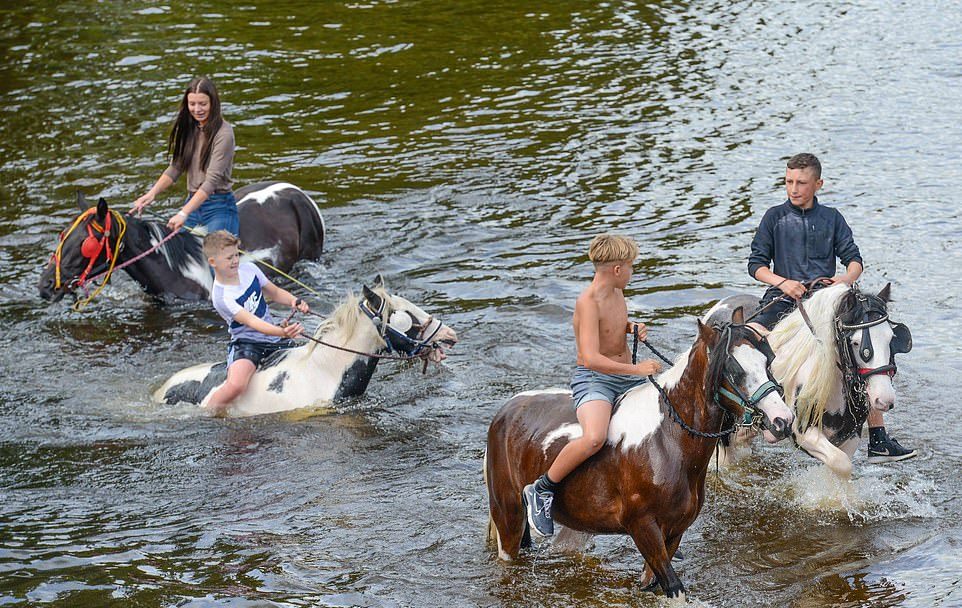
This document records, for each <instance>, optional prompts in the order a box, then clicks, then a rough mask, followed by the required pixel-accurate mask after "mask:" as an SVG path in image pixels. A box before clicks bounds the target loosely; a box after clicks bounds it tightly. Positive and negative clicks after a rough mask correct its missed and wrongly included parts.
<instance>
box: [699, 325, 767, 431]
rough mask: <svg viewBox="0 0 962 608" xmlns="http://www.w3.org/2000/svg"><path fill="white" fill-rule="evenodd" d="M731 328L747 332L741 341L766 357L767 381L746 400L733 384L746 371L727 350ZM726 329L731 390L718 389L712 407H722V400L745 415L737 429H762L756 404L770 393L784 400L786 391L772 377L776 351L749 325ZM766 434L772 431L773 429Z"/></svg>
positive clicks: (761, 418) (762, 416)
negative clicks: (716, 404)
mask: <svg viewBox="0 0 962 608" xmlns="http://www.w3.org/2000/svg"><path fill="white" fill-rule="evenodd" d="M732 327H736V328H744V329H747V330H748V332H745V335H743V336H742V337H743V338H744V339H745V340H746V341H747V342H748V343H749V344H751V345H752V347H753V348H754V349H755V350H757V351H759V352H760V353H762V354H763V355H765V373H766V374H767V375H768V380H766V381H765V382H763V383H762V385H761V386H759V387H758V388H757V389H755V391H754V392H753V393H752V395H751V397H746V396H745V395H744V393H742V391H741V389H740V388H738V383H736V382H735V376H738V375H744V374H745V370H744V369H743V368H742V366H741V364H740V363H739V362H738V359H736V358H735V357H734V356H732V355H731V350H730V348H731V340H732V333H733V332H732ZM727 329H728V331H727V332H726V334H725V335H726V336H727V340H728V344H726V352H728V353H729V354H728V359H727V361H725V368H724V369H725V372H724V373H725V376H724V378H725V380H727V381H728V385H729V386H731V387H732V390H728V389H726V388H725V387H724V385H719V386H718V388H717V389H716V391H715V395H714V398H715V403H718V404H719V406H721V399H722V398H725V399H728V400H730V401H732V402H733V403H734V404H735V405H736V406H738V407H741V408H742V410H743V412H744V415H743V420H742V422H741V423H740V424H738V425H737V426H743V427H754V426H763V425H764V420H765V413H764V412H763V411H762V410H761V408H760V407H758V404H759V403H761V401H762V399H764V398H765V397H767V396H768V395H770V394H771V393H778V395H779V397H782V398H784V396H785V390H784V389H783V388H782V385H781V384H779V383H778V381H777V380H775V377H774V376H773V375H772V370H771V366H772V362H773V361H774V360H775V351H773V350H772V347H771V346H770V345H769V344H768V340H766V339H765V336H763V335H761V334H760V333H759V332H758V330H756V329H755V328H754V327H751V326H750V325H734V326H733V325H731V324H730V325H729V326H728V328H727ZM725 409H726V410H728V411H729V412H730V411H731V410H730V409H729V408H725ZM769 430H770V431H773V429H769Z"/></svg>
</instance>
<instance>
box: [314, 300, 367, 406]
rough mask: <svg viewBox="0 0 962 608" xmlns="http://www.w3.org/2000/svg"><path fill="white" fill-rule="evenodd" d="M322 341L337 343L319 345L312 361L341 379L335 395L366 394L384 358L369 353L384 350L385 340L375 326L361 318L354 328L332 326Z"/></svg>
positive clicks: (338, 396)
mask: <svg viewBox="0 0 962 608" xmlns="http://www.w3.org/2000/svg"><path fill="white" fill-rule="evenodd" d="M319 340H321V341H322V342H325V343H327V344H329V345H333V346H327V345H324V344H317V345H315V348H314V349H313V351H312V352H311V360H312V362H313V364H314V365H315V366H317V367H318V368H319V369H321V370H323V372H324V373H325V374H329V375H330V377H332V378H334V379H335V380H336V381H337V382H338V386H337V389H336V391H335V395H334V398H335V399H343V398H347V397H355V396H358V395H361V394H363V393H364V391H366V390H367V385H368V384H369V383H370V381H371V378H372V377H373V376H374V370H375V369H376V368H377V364H378V361H379V360H380V359H378V358H377V357H368V356H366V355H367V354H377V353H378V351H379V350H380V349H381V345H382V342H381V340H380V337H379V336H378V333H377V330H376V329H375V328H374V325H373V324H371V322H370V321H369V320H368V319H366V318H361V319H358V320H357V321H356V323H355V324H354V326H353V328H351V329H350V330H346V329H345V328H342V327H332V328H330V329H329V330H328V331H326V332H324V333H323V334H322V335H321V336H320V338H319ZM337 347H341V348H337ZM342 348H343V349H345V350H342ZM351 351H355V352H351ZM358 353H364V354H358Z"/></svg>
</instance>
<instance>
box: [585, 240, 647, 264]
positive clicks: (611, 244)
mask: <svg viewBox="0 0 962 608" xmlns="http://www.w3.org/2000/svg"><path fill="white" fill-rule="evenodd" d="M637 257H638V243H636V242H635V240H634V239H632V238H631V237H628V236H622V235H620V234H611V233H607V234H599V235H598V236H596V237H595V238H593V239H591V244H590V245H589V246H588V259H589V260H591V262H592V263H593V264H594V265H595V266H599V265H601V264H608V263H611V262H624V261H628V262H634V261H635V258H637Z"/></svg>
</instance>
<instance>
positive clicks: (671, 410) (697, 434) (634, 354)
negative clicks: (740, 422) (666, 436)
mask: <svg viewBox="0 0 962 608" xmlns="http://www.w3.org/2000/svg"><path fill="white" fill-rule="evenodd" d="M632 329H633V331H632V334H633V335H634V341H633V343H632V346H631V363H632V365H635V364H637V363H638V342H639V340H638V325H635V326H634V327H633V328H632ZM730 339H731V336H730V335H729V340H730ZM641 342H643V343H644V344H645V346H647V347H648V349H649V350H650V351H651V352H653V353H654V354H655V355H657V356H658V358H660V359H661V360H662V361H664V362H665V363H668V364H669V365H670V364H671V360H669V359H668V357H666V356H665V355H663V354H661V353H660V352H658V349H656V348H655V347H654V346H652V345H651V344H649V343H648V340H641ZM726 352H727V351H726ZM648 382H651V384H652V386H654V387H655V388H656V389H657V390H658V394H659V395H661V397H662V399H664V400H665V405H666V406H668V411H669V413H670V414H671V417H672V420H674V421H675V422H677V423H678V426H680V427H681V428H683V429H685V430H686V431H687V432H688V433H689V434H690V435H694V436H695V437H702V438H705V439H718V438H720V437H724V436H726V435H730V434H731V433H732V432H733V431H734V430H735V428H736V427H737V422H736V424H733V425H732V426H731V428H728V429H725V430H722V428H721V427H722V425H723V424H724V420H725V419H724V418H722V422H721V423H720V424H719V425H718V426H719V430H718V432H717V433H706V432H704V431H699V430H697V429H693V428H691V427H690V426H688V424H686V423H685V421H684V420H682V419H681V416H680V415H679V414H678V411H677V410H675V406H673V405H672V404H671V401H669V400H668V393H667V392H666V391H665V389H664V388H663V387H662V386H661V385H660V384H658V383H657V382H655V377H654V376H651V375H650V376H648ZM715 449H716V454H717V449H718V446H717V445H716V446H715ZM716 467H717V459H716Z"/></svg>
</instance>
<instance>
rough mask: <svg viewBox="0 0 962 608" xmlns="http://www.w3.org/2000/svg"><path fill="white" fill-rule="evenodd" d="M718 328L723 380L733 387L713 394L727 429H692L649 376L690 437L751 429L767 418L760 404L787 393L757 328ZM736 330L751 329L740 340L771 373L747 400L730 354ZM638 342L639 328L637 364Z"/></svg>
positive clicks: (740, 370) (740, 371) (719, 388)
mask: <svg viewBox="0 0 962 608" xmlns="http://www.w3.org/2000/svg"><path fill="white" fill-rule="evenodd" d="M715 329H716V330H720V331H721V332H722V337H721V339H720V340H719V344H724V345H725V346H724V349H725V350H724V352H725V362H724V364H723V365H724V367H723V372H722V379H723V380H724V381H726V382H727V383H728V385H729V387H731V389H732V390H728V389H726V388H725V387H724V386H723V385H721V384H719V385H718V386H717V387H716V388H715V390H714V392H713V394H712V402H713V403H714V404H715V405H717V406H718V407H719V408H720V409H722V410H723V411H724V412H725V418H724V419H723V421H722V424H723V425H724V424H725V421H731V422H730V426H729V427H728V428H723V429H721V430H719V431H718V432H705V431H699V430H698V429H694V428H692V427H691V426H689V425H688V424H687V423H686V422H685V421H684V420H682V419H681V416H680V415H679V414H678V411H677V410H676V409H675V407H674V406H673V405H672V403H671V400H670V399H669V398H668V392H667V391H666V390H665V389H664V387H663V386H661V385H660V384H658V382H656V381H655V378H654V376H648V381H649V382H651V384H652V385H653V386H654V387H655V388H656V389H657V390H658V393H659V394H660V395H661V398H662V400H664V402H665V405H666V406H667V407H668V412H669V414H671V417H672V420H674V421H675V423H677V424H678V425H679V426H680V427H681V428H683V429H684V430H685V431H686V432H687V433H688V434H690V435H693V436H695V437H701V438H703V439H719V438H721V437H726V436H728V435H730V434H732V433H733V432H734V431H735V430H736V429H737V428H739V427H751V426H754V425H756V424H759V423H760V422H761V421H762V420H764V418H765V414H764V412H762V410H761V408H759V406H758V404H759V403H760V402H761V401H762V399H764V398H765V397H767V396H768V395H769V394H771V393H772V392H777V393H778V394H779V395H783V394H784V391H783V389H782V386H781V385H780V384H779V383H778V382H777V381H776V380H775V378H774V377H773V376H772V373H771V369H770V366H771V362H772V361H773V360H774V359H775V352H774V351H773V350H772V348H771V346H769V344H768V341H767V340H766V339H765V338H764V336H762V335H761V334H759V333H758V331H756V330H755V328H753V327H751V326H748V325H738V324H735V323H727V324H725V325H723V326H721V327H716V328H715ZM736 330H741V331H739V333H742V331H744V330H748V331H745V332H744V334H743V335H742V336H741V337H743V338H744V339H745V340H746V341H748V342H749V343H750V344H751V345H752V347H753V348H755V349H757V350H759V351H760V352H761V353H762V354H764V355H765V359H766V364H765V371H766V373H767V374H768V380H767V381H766V382H764V383H763V384H762V385H761V386H759V387H758V388H757V389H755V391H754V392H753V393H752V395H751V397H746V396H745V394H744V393H742V391H741V389H740V388H738V383H737V382H735V379H734V376H735V375H737V374H744V373H745V371H744V369H743V368H742V366H741V364H740V363H738V360H737V359H735V356H734V355H733V354H732V352H731V348H732V342H733V340H734V334H735V331H736ZM637 339H638V333H637V328H635V340H636V342H635V345H634V347H633V349H632V362H633V363H635V362H636V359H637V352H638V349H637ZM644 343H645V345H646V346H648V348H649V349H651V351H652V352H653V353H655V354H656V355H658V356H659V357H660V358H661V359H662V360H663V361H665V362H666V363H669V364H670V363H671V361H670V360H668V358H667V357H665V356H664V355H662V354H661V353H659V352H658V351H657V350H655V349H654V348H652V347H651V345H650V344H648V341H647V340H645V341H644ZM724 400H727V402H728V403H730V404H733V405H726V404H724V403H723V401H724ZM739 407H740V408H742V421H741V422H738V415H737V414H736V413H735V412H736V408H739Z"/></svg>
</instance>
